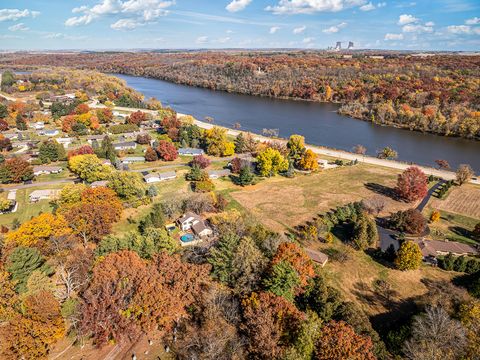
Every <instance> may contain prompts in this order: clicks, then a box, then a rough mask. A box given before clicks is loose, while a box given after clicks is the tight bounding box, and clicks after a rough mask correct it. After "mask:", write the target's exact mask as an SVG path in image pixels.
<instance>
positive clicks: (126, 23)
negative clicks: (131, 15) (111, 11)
mask: <svg viewBox="0 0 480 360" xmlns="http://www.w3.org/2000/svg"><path fill="white" fill-rule="evenodd" d="M142 25H144V24H143V23H141V22H138V21H135V20H132V19H120V20H118V21H117V22H115V23H113V24H112V25H110V27H111V28H112V29H113V30H133V29H136V28H137V27H139V26H142Z"/></svg>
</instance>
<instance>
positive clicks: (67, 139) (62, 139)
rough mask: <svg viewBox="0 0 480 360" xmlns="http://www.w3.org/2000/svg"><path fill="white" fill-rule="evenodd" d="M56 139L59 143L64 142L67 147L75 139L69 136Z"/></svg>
mask: <svg viewBox="0 0 480 360" xmlns="http://www.w3.org/2000/svg"><path fill="white" fill-rule="evenodd" d="M55 140H57V142H58V143H59V144H62V145H63V147H64V148H65V149H66V148H68V147H69V146H70V144H71V143H72V141H73V139H72V138H69V137H60V138H56V139H55Z"/></svg>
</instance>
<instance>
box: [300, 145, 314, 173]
mask: <svg viewBox="0 0 480 360" xmlns="http://www.w3.org/2000/svg"><path fill="white" fill-rule="evenodd" d="M298 166H299V167H300V169H302V170H310V171H315V170H318V155H317V154H316V153H314V152H313V151H312V150H310V149H307V150H306V151H305V152H304V153H303V155H302V157H301V158H300V160H299V161H298Z"/></svg>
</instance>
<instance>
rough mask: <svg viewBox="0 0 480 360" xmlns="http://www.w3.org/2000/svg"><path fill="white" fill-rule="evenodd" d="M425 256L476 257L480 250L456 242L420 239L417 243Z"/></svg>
mask: <svg viewBox="0 0 480 360" xmlns="http://www.w3.org/2000/svg"><path fill="white" fill-rule="evenodd" d="M415 242H416V243H417V244H418V246H419V247H420V250H421V251H422V255H423V256H437V255H438V254H439V253H452V254H456V255H463V254H468V255H476V254H478V250H477V249H476V248H474V247H473V246H471V245H467V244H462V243H459V242H455V241H439V240H425V239H420V240H416V241H415Z"/></svg>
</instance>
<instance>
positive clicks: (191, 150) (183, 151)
mask: <svg viewBox="0 0 480 360" xmlns="http://www.w3.org/2000/svg"><path fill="white" fill-rule="evenodd" d="M178 153H179V154H180V155H181V154H192V155H202V154H203V153H204V151H203V150H202V149H196V148H180V149H178Z"/></svg>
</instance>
